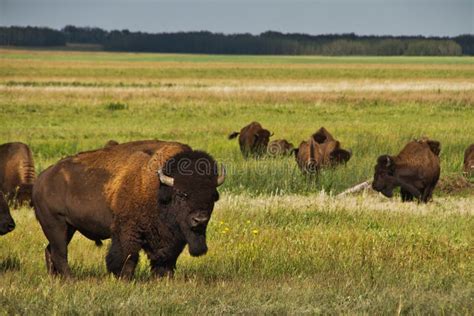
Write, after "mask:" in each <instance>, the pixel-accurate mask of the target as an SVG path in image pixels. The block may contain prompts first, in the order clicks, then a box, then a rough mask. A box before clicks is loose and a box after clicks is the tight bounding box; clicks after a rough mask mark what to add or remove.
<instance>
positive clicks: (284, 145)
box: [267, 139, 294, 156]
mask: <svg viewBox="0 0 474 316" xmlns="http://www.w3.org/2000/svg"><path fill="white" fill-rule="evenodd" d="M293 150H294V146H293V144H292V143H289V142H288V141H287V140H286V139H277V140H272V141H271V142H269V143H268V146H267V153H268V154H269V155H271V156H286V155H290V154H291V153H292V152H293Z"/></svg>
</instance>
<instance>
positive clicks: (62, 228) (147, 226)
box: [0, 122, 474, 279]
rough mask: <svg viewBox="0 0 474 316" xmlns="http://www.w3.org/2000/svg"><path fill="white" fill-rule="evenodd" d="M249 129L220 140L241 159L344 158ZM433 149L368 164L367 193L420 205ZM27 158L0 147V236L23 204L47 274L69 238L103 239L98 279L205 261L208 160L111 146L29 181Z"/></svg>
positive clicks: (435, 170) (326, 144)
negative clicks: (37, 231)
mask: <svg viewBox="0 0 474 316" xmlns="http://www.w3.org/2000/svg"><path fill="white" fill-rule="evenodd" d="M272 135H273V134H272V133H271V132H270V131H268V130H267V129H264V128H263V127H262V125H261V124H260V123H258V122H252V123H250V124H249V125H247V126H245V127H244V128H242V129H241V130H240V132H233V133H232V134H230V135H229V139H233V138H235V137H237V136H239V145H240V150H241V152H242V154H243V156H244V157H245V158H251V157H253V158H261V157H263V156H265V155H270V156H277V155H288V156H289V155H294V156H295V159H296V164H297V165H298V167H299V168H300V169H301V171H302V172H303V173H305V174H314V173H318V172H319V171H320V170H321V169H322V168H328V167H335V166H337V165H340V164H346V163H347V162H348V161H349V160H350V158H351V156H352V151H351V150H350V149H344V148H343V147H342V146H341V143H340V142H339V141H338V140H336V139H335V138H334V137H333V135H331V133H329V131H328V130H326V129H325V128H324V127H321V128H320V129H319V130H318V131H317V132H315V133H314V134H312V135H311V136H310V138H309V139H307V140H305V141H302V142H301V143H300V145H299V146H298V147H297V148H295V147H294V146H293V144H291V143H289V142H288V141H286V140H284V139H279V140H274V141H270V137H271V136H272ZM439 153H440V143H439V142H437V141H434V140H430V139H425V138H424V139H420V140H414V141H411V142H409V143H408V144H407V145H406V146H405V147H404V148H403V149H402V150H401V152H400V153H399V154H398V155H395V156H390V155H382V156H380V157H378V158H377V161H376V165H375V174H374V178H373V181H372V188H373V189H374V190H376V191H378V192H381V193H382V194H384V195H385V196H387V197H392V195H393V190H394V188H396V187H400V193H401V197H402V200H403V201H412V200H413V199H417V200H418V201H421V202H428V201H429V200H430V199H431V197H432V194H433V190H434V188H435V186H436V183H437V181H438V179H439V176H440V160H439ZM32 157H33V155H32V153H31V150H30V149H29V148H28V146H27V145H25V144H23V143H18V142H17V143H7V144H3V145H0V235H4V234H6V233H8V232H11V231H12V230H13V229H14V228H15V223H14V221H13V218H12V217H11V214H10V209H9V204H10V205H18V204H23V203H29V204H30V205H31V206H33V208H34V211H35V215H36V218H37V219H38V221H39V223H40V225H41V228H42V230H43V232H44V234H45V236H46V238H47V239H48V242H49V244H48V245H47V247H46V249H45V259H46V267H47V270H48V272H49V273H51V274H59V275H62V276H70V274H71V271H70V268H69V265H68V261H67V257H68V249H67V248H68V244H69V242H70V241H71V239H72V237H73V235H74V234H75V233H76V232H77V231H78V232H80V233H81V234H82V235H84V236H85V237H87V238H89V239H91V240H93V241H95V242H96V244H98V245H100V244H101V241H102V240H104V239H108V238H111V240H112V242H111V246H110V248H109V250H108V253H107V256H106V266H107V270H108V271H109V272H111V273H113V274H114V275H116V276H118V277H123V278H127V279H129V278H131V277H133V274H134V271H135V267H136V265H137V263H138V256H139V252H140V250H143V251H144V252H145V253H146V255H147V256H148V259H149V262H150V266H151V271H152V272H153V273H154V274H155V275H157V276H171V275H173V272H174V269H175V266H176V260H177V258H178V256H179V255H180V254H181V252H182V251H183V249H184V247H185V246H186V245H188V250H189V253H190V254H191V255H192V256H200V255H203V254H205V253H206V251H207V244H206V229H207V225H208V222H209V220H210V217H211V214H212V211H213V209H214V204H215V202H216V201H217V200H218V199H219V193H218V191H217V188H218V187H219V186H220V185H222V184H223V183H224V180H225V177H226V172H225V168H224V166H223V165H220V167H219V166H218V163H217V162H216V160H215V159H214V158H213V157H212V156H210V155H209V154H207V153H205V152H202V151H198V150H193V149H192V148H191V147H190V146H188V145H185V144H181V143H178V142H167V141H158V140H145V141H134V142H128V143H122V144H119V143H118V142H116V141H109V142H107V143H106V144H105V146H104V147H103V148H99V149H96V150H92V151H86V152H81V153H78V154H76V155H74V156H69V157H66V158H63V159H61V160H60V161H58V162H57V163H56V164H54V165H52V166H50V167H49V168H47V169H45V170H44V171H43V172H42V173H41V174H39V176H38V177H36V175H35V170H34V162H33V158H32ZM464 171H465V172H466V173H474V144H472V145H470V146H469V147H468V148H467V150H466V152H465V156H464Z"/></svg>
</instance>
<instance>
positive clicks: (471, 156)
mask: <svg viewBox="0 0 474 316" xmlns="http://www.w3.org/2000/svg"><path fill="white" fill-rule="evenodd" d="M464 172H465V173H466V174H468V175H471V174H474V144H471V145H470V146H469V147H467V148H466V151H465V152H464Z"/></svg>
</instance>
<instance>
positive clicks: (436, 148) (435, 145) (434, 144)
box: [426, 140, 441, 156]
mask: <svg viewBox="0 0 474 316" xmlns="http://www.w3.org/2000/svg"><path fill="white" fill-rule="evenodd" d="M426 143H427V144H428V146H430V149H431V151H432V152H433V154H435V155H436V156H439V153H440V151H441V144H440V142H438V141H436V140H428V141H427V142H426Z"/></svg>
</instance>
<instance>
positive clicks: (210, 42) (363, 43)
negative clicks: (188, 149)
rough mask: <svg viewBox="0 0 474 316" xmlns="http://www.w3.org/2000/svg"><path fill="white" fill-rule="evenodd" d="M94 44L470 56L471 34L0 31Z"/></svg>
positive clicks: (11, 41) (26, 38)
mask: <svg viewBox="0 0 474 316" xmlns="http://www.w3.org/2000/svg"><path fill="white" fill-rule="evenodd" d="M66 43H82V44H98V45H102V46H103V48H104V49H105V50H108V51H132V52H164V53H205V54H255V55H258V54H271V55H331V56H336V55H380V56H400V55H414V56H428V55H432V56H458V55H474V35H471V34H468V35H460V36H456V37H423V36H357V35H355V34H353V33H350V34H329V35H308V34H298V33H292V34H284V33H280V32H271V31H269V32H265V33H261V34H259V35H252V34H248V33H244V34H222V33H211V32H204V31H202V32H177V33H156V34H151V33H143V32H130V31H128V30H121V31H119V30H114V31H105V30H103V29H100V28H97V27H76V26H72V25H68V26H66V27H64V28H63V29H61V30H53V29H50V28H40V27H0V45H11V46H63V45H65V44H66Z"/></svg>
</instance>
